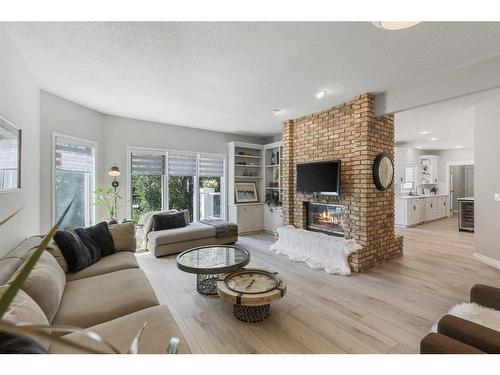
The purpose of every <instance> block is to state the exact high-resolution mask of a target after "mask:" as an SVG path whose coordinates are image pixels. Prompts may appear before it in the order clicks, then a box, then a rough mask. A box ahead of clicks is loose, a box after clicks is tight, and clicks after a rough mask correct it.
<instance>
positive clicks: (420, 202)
mask: <svg viewBox="0 0 500 375" xmlns="http://www.w3.org/2000/svg"><path fill="white" fill-rule="evenodd" d="M447 206H448V196H437V197H435V196H419V197H411V196H403V197H396V214H395V222H396V225H397V226H402V227H412V226H415V225H418V224H421V223H425V222H428V221H433V220H437V219H441V218H444V217H446V216H447V214H448V211H447Z"/></svg>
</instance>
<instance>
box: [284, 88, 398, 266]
mask: <svg viewBox="0 0 500 375" xmlns="http://www.w3.org/2000/svg"><path fill="white" fill-rule="evenodd" d="M374 113H375V112H374V96H373V95H372V94H363V95H360V96H358V97H356V98H355V99H354V100H352V101H350V102H347V103H344V104H342V105H339V106H336V107H333V108H329V109H326V110H324V111H321V112H318V113H313V114H310V115H307V116H303V117H300V118H297V119H294V120H288V121H286V122H285V123H284V124H283V208H284V212H285V223H286V224H293V225H295V226H296V227H297V228H303V227H304V225H305V219H306V218H305V210H304V202H328V203H337V204H342V205H344V206H345V237H346V238H353V239H355V240H356V241H357V242H358V243H359V244H360V245H362V246H363V249H362V250H360V251H358V252H357V253H355V254H353V255H352V256H351V257H350V264H351V268H352V269H353V270H354V271H356V272H360V271H364V270H367V269H369V268H371V267H374V266H375V265H376V264H378V263H380V262H383V261H386V260H389V259H392V258H394V257H397V256H401V255H402V254H403V238H402V237H400V236H398V237H396V236H395V235H394V190H393V188H390V189H388V190H386V191H384V192H382V191H379V190H377V188H376V187H375V185H374V183H373V178H372V168H373V161H374V160H375V157H376V156H377V155H378V154H380V153H384V154H387V155H389V157H390V158H391V159H392V160H394V117H393V116H392V115H387V116H384V117H375V115H374ZM335 159H340V160H341V162H342V168H341V194H340V197H326V196H325V197H319V198H315V197H313V196H310V195H303V194H299V193H297V192H296V191H295V183H296V175H295V172H296V165H297V164H299V163H306V162H315V161H322V160H335Z"/></svg>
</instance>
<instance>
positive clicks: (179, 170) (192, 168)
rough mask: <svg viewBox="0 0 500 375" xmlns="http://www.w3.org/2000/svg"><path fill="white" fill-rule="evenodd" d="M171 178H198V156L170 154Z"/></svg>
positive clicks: (169, 167) (169, 168)
mask: <svg viewBox="0 0 500 375" xmlns="http://www.w3.org/2000/svg"><path fill="white" fill-rule="evenodd" d="M168 175H169V176H196V155H189V154H174V153H170V152H169V153H168Z"/></svg>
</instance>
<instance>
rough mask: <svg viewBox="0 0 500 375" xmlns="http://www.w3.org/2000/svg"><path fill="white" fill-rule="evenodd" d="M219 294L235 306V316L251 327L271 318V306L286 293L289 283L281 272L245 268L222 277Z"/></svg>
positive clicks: (218, 285)
mask: <svg viewBox="0 0 500 375" xmlns="http://www.w3.org/2000/svg"><path fill="white" fill-rule="evenodd" d="M217 293H218V294H219V296H220V297H221V298H222V299H223V300H224V301H226V302H229V303H232V304H233V312H234V316H235V317H236V318H237V319H239V320H241V321H243V322H247V323H256V322H260V321H262V320H264V319H267V318H268V317H269V314H270V311H271V303H272V302H275V301H278V300H280V299H281V298H283V296H284V295H285V293H286V279H285V278H284V277H283V276H281V275H279V274H278V273H277V272H273V271H268V270H264V269H260V268H243V269H241V270H239V271H235V272H231V273H226V274H223V275H220V277H219V280H218V281H217Z"/></svg>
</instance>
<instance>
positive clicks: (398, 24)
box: [372, 21, 421, 30]
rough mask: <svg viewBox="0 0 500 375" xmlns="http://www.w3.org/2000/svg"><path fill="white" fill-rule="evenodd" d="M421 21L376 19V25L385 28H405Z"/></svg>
mask: <svg viewBox="0 0 500 375" xmlns="http://www.w3.org/2000/svg"><path fill="white" fill-rule="evenodd" d="M420 22H421V21H376V22H372V24H374V25H375V26H377V27H379V28H381V29H384V30H403V29H407V28H409V27H412V26H415V25H418V24H419V23H420Z"/></svg>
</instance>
